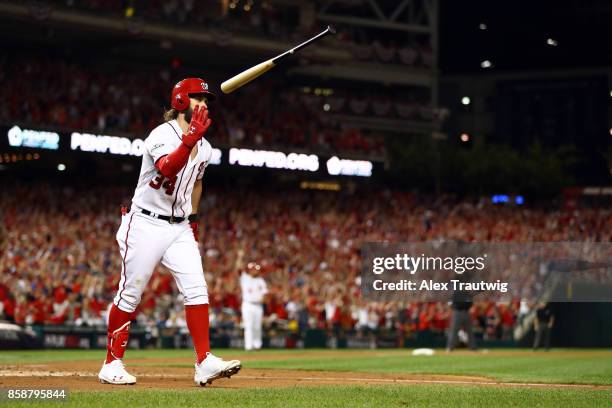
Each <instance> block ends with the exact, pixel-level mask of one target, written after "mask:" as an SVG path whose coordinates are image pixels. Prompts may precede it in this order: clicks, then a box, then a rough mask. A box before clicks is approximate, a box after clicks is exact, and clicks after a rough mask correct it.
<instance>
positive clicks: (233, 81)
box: [221, 26, 336, 94]
mask: <svg viewBox="0 0 612 408" xmlns="http://www.w3.org/2000/svg"><path fill="white" fill-rule="evenodd" d="M329 34H336V30H335V28H334V27H332V26H327V28H326V29H325V30H324V31H322V32H320V33H319V34H317V35H315V36H314V37H312V38H311V39H309V40H307V41H304V42H303V43H301V44H300V45H298V46H296V47H293V48H292V49H290V50H289V51H285V52H284V53H282V54H280V55H278V56H276V57H274V58H271V59H269V60H267V61H264V62H262V63H260V64H257V65H255V66H253V67H251V68H249V69H247V70H245V71H242V72H241V73H239V74H237V75H235V76H233V77H231V78H230V79H228V80H227V81H225V82H223V83H222V84H221V90H222V91H223V93H226V94H228V93H230V92H233V91H234V90H236V89H238V88H240V87H241V86H243V85H245V84H248V83H249V82H251V81H252V80H254V79H255V78H257V77H258V76H260V75H262V74H263V73H265V72H268V71H269V70H270V69H271V68H272V67H274V66H275V65H277V64H278V63H279V62H281V61H282V60H284V59H285V58H287V57H288V56H290V55H293V54H295V53H296V52H297V51H299V50H300V49H302V48H304V47H306V46H307V45H310V44H312V43H313V42H315V41H317V40H318V39H321V38H323V37H325V36H326V35H329Z"/></svg>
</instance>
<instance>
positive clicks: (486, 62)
mask: <svg viewBox="0 0 612 408" xmlns="http://www.w3.org/2000/svg"><path fill="white" fill-rule="evenodd" d="M492 66H493V63H492V62H491V61H489V60H484V61H482V62H481V63H480V67H481V68H485V69H486V68H491V67H492Z"/></svg>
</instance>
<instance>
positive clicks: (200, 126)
mask: <svg viewBox="0 0 612 408" xmlns="http://www.w3.org/2000/svg"><path fill="white" fill-rule="evenodd" d="M214 98H215V95H214V94H212V93H211V92H210V91H209V90H208V84H207V83H206V82H205V81H203V80H202V79H200V78H187V79H184V80H182V81H180V82H178V83H177V84H176V85H175V86H174V88H173V90H172V103H171V105H172V109H170V110H169V111H167V112H166V113H165V114H164V119H165V120H166V122H165V123H163V124H161V125H159V126H158V127H156V128H155V129H153V131H152V132H151V133H150V134H149V136H148V137H147V139H146V140H145V152H144V154H143V157H142V167H141V170H140V178H139V179H138V185H137V186H136V191H135V192H134V197H133V198H132V206H131V209H130V210H129V212H128V211H127V208H122V219H121V226H120V227H119V231H118V232H117V242H118V243H119V250H120V253H121V259H122V268H121V280H120V282H119V288H118V290H117V295H116V296H115V298H114V300H113V304H112V306H111V309H110V312H109V315H108V343H107V353H106V360H105V361H104V364H103V366H102V369H101V370H100V373H99V374H98V378H99V379H100V381H101V382H103V383H107V384H134V383H136V378H135V377H134V376H133V375H131V374H129V373H128V372H127V371H126V370H125V367H124V365H123V362H122V358H123V355H124V353H125V348H126V346H127V344H128V339H129V330H130V322H131V321H132V319H133V318H134V314H135V313H134V312H135V310H136V307H138V304H139V302H140V299H141V295H142V293H143V291H144V290H145V288H146V286H147V283H148V282H149V279H150V278H151V275H152V273H153V270H154V269H155V267H156V266H157V265H158V263H159V262H160V261H161V263H162V264H163V265H165V266H166V267H167V268H169V269H170V270H171V271H172V274H173V275H174V279H175V281H176V283H177V286H178V288H179V290H180V292H181V293H182V295H183V296H184V299H185V317H186V320H187V327H188V328H189V333H190V334H191V337H192V339H193V345H194V349H195V353H196V363H195V376H194V381H195V382H196V383H197V384H199V385H201V386H204V385H206V384H210V383H212V381H213V380H216V379H218V378H222V377H230V376H232V375H233V374H236V373H237V372H238V371H239V370H240V368H241V364H240V361H238V360H232V361H224V360H222V359H220V358H218V357H215V356H214V355H212V354H211V353H210V343H209V333H208V290H207V287H206V282H205V280H204V272H203V270H202V260H201V257H200V252H199V249H198V243H197V239H198V229H197V225H198V223H197V210H198V206H199V203H200V195H201V193H202V178H203V177H204V170H205V168H206V166H207V165H208V163H209V161H210V158H211V154H212V148H211V146H210V144H209V143H208V142H207V141H206V139H204V135H205V133H206V131H207V129H208V128H209V127H210V124H211V120H210V118H209V117H208V105H207V103H208V101H211V100H213V99H214Z"/></svg>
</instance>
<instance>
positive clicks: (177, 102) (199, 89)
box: [171, 78, 215, 111]
mask: <svg viewBox="0 0 612 408" xmlns="http://www.w3.org/2000/svg"><path fill="white" fill-rule="evenodd" d="M192 94H206V96H207V97H208V99H209V100H214V99H215V94H214V93H212V92H210V91H209V90H208V84H207V83H206V81H204V80H203V79H201V78H185V79H183V80H182V81H179V82H177V84H176V85H174V88H172V102H171V105H172V107H173V108H174V109H176V110H178V111H183V110H185V109H187V108H188V107H189V95H192Z"/></svg>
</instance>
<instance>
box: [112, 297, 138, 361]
mask: <svg viewBox="0 0 612 408" xmlns="http://www.w3.org/2000/svg"><path fill="white" fill-rule="evenodd" d="M132 315H133V313H128V312H124V311H123V310H121V309H119V308H118V307H117V306H116V305H115V304H113V306H112V307H111V310H110V312H109V314H108V339H107V341H106V363H107V364H108V363H110V362H111V361H113V360H117V359H122V358H123V354H124V353H125V349H126V347H127V343H128V339H129V338H130V322H131V320H132Z"/></svg>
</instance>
